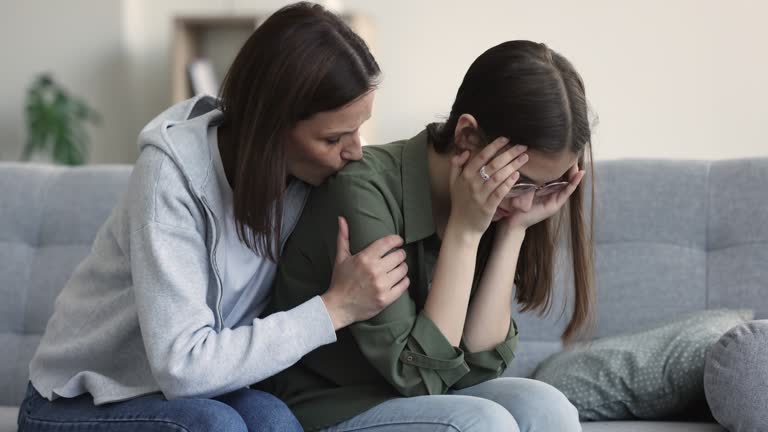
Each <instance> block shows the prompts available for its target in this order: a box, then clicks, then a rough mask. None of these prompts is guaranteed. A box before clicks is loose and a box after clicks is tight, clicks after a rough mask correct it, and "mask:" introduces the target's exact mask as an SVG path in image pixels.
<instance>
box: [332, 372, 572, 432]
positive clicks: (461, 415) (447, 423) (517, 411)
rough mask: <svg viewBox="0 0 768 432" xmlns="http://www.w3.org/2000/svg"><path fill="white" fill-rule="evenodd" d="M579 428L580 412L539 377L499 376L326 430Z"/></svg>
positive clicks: (402, 401) (548, 431)
mask: <svg viewBox="0 0 768 432" xmlns="http://www.w3.org/2000/svg"><path fill="white" fill-rule="evenodd" d="M404 430H407V431H409V432H489V431H493V432H580V431H581V425H580V424H579V413H578V412H577V410H576V408H575V407H574V406H573V405H572V404H571V403H570V402H569V401H568V399H566V398H565V396H564V395H563V394H562V393H561V392H560V391H558V390H557V389H555V388H554V387H552V386H550V385H549V384H545V383H543V382H541V381H534V380H530V379H525V378H497V379H494V380H490V381H486V382H484V383H481V384H478V385H476V386H473V387H469V388H466V389H462V390H456V391H452V392H451V393H450V394H447V395H435V396H416V397H410V398H399V399H392V400H390V401H387V402H384V403H382V404H380V405H377V406H375V407H373V408H371V409H369V410H368V411H366V412H364V413H362V414H359V415H358V416H356V417H353V418H351V419H349V420H347V421H345V422H342V423H340V424H337V425H336V426H333V427H330V428H328V429H324V432H352V431H365V432H399V431H404Z"/></svg>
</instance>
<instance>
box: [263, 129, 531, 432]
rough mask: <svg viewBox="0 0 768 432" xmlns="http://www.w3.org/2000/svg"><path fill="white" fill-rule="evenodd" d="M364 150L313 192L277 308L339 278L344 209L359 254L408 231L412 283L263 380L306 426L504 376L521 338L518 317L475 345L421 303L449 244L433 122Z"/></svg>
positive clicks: (276, 295) (280, 277) (291, 245)
mask: <svg viewBox="0 0 768 432" xmlns="http://www.w3.org/2000/svg"><path fill="white" fill-rule="evenodd" d="M363 153H364V157H363V160H362V161H359V162H354V163H350V164H349V165H347V167H346V168H344V169H343V170H342V171H341V172H339V173H338V174H337V175H335V176H333V177H332V178H330V179H329V180H328V181H327V182H326V183H325V184H324V185H322V186H320V187H318V188H316V189H315V190H314V191H313V192H312V194H311V196H310V198H309V201H308V202H307V204H306V206H305V207H304V212H303V214H302V216H301V219H300V220H299V222H298V225H297V226H296V228H295V230H294V231H293V234H292V236H291V237H290V239H289V240H288V242H287V243H286V245H285V249H284V250H283V254H282V256H281V259H280V265H279V268H278V274H277V278H276V280H275V289H274V292H273V298H272V304H271V306H270V308H269V310H268V312H270V313H271V312H275V311H282V310H288V309H291V308H293V307H295V306H297V305H299V304H301V303H303V302H305V301H307V300H308V299H310V298H312V297H313V296H316V295H318V294H321V293H323V292H324V291H325V290H326V289H327V287H328V286H329V285H330V282H331V275H332V272H333V264H334V259H335V256H336V235H337V232H338V222H337V217H338V216H340V215H341V216H344V217H345V218H346V219H347V222H348V224H349V238H350V249H351V252H352V254H356V253H358V252H360V251H361V250H363V249H364V248H365V247H367V246H368V245H369V244H371V243H373V242H374V241H376V240H378V239H379V238H381V237H384V236H387V235H390V234H398V235H400V236H401V237H403V238H404V239H405V245H404V246H403V249H404V250H405V251H406V253H407V258H406V262H407V264H408V276H409V278H410V280H411V285H410V288H409V293H408V294H404V295H403V296H401V297H400V298H399V299H398V300H397V301H395V302H394V303H392V304H391V305H390V306H389V307H387V308H386V309H384V310H383V311H382V312H381V313H380V314H378V315H377V316H375V317H374V318H372V319H370V320H367V321H363V322H358V323H355V324H353V325H351V326H349V327H347V328H344V329H342V330H340V331H339V332H338V334H337V342H336V343H334V344H331V345H325V346H323V347H320V348H319V349H317V350H315V351H313V352H311V353H309V354H308V355H306V356H305V357H304V358H303V359H302V360H301V361H299V363H297V364H296V365H294V366H293V367H291V368H289V369H287V370H285V371H284V372H282V373H280V374H278V375H276V376H274V377H273V378H271V379H269V380H268V381H265V382H263V383H261V384H259V387H261V388H263V389H265V390H268V391H271V392H273V393H274V394H276V395H277V396H279V397H280V398H282V399H283V400H284V401H285V402H286V403H287V404H288V405H289V406H290V407H291V409H292V410H293V411H294V413H295V414H296V416H297V417H298V419H299V421H300V422H301V423H302V425H303V426H304V428H305V429H306V430H317V429H322V428H325V427H329V426H332V425H334V424H337V423H340V422H342V421H344V420H348V419H350V418H352V417H354V416H356V415H358V414H360V413H362V412H364V411H366V410H367V409H369V408H372V407H373V406H375V405H378V404H380V403H382V402H384V401H386V400H389V399H392V398H397V397H403V396H419V395H438V394H445V393H447V392H448V391H449V390H450V389H458V388H464V387H468V386H471V385H474V384H478V383H480V382H483V381H486V380H489V379H492V378H496V377H498V376H499V375H501V373H502V372H503V371H504V369H505V368H506V367H507V366H508V365H509V363H510V362H511V361H512V358H513V357H514V354H513V350H514V348H515V345H516V343H517V328H516V326H515V324H514V321H512V320H510V322H511V325H510V330H509V333H508V335H507V338H506V340H505V341H504V342H502V343H501V344H499V345H498V346H496V347H495V348H494V349H492V350H489V351H484V352H474V353H472V352H467V351H466V349H464V348H465V345H464V344H463V343H462V344H461V347H454V346H452V345H451V343H450V342H449V341H448V340H447V339H446V338H445V336H444V335H443V334H442V333H441V332H440V330H439V329H438V328H437V327H436V326H435V324H434V323H433V322H432V321H431V320H430V319H429V318H428V317H427V316H426V315H425V314H424V313H423V312H422V307H423V305H424V302H425V301H426V297H427V293H428V289H429V285H430V282H431V275H432V267H433V266H434V264H435V262H436V260H437V255H438V252H439V249H440V240H439V238H438V236H437V235H436V232H435V226H434V222H433V219H432V205H431V196H430V181H429V170H428V166H427V133H426V131H423V132H422V133H420V134H419V135H417V136H416V137H414V138H412V139H410V140H406V141H398V142H394V143H390V144H387V145H382V146H366V147H364V148H363ZM510 289H512V287H510ZM285 343H287V344H290V343H291V341H290V340H286V341H285Z"/></svg>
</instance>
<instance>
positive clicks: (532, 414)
mask: <svg viewBox="0 0 768 432" xmlns="http://www.w3.org/2000/svg"><path fill="white" fill-rule="evenodd" d="M528 387H529V388H527V389H526V393H527V395H528V397H526V398H525V403H524V404H525V405H526V406H525V407H521V412H524V413H525V418H518V419H517V420H518V421H519V423H520V429H521V430H523V431H529V432H540V431H552V430H557V431H563V432H580V431H581V423H580V422H579V412H578V410H577V409H576V407H574V406H573V404H572V403H571V402H570V401H569V400H568V398H566V397H565V395H564V394H563V393H562V392H561V391H560V390H558V389H556V388H555V387H552V386H551V385H549V384H547V383H544V382H541V381H534V380H530V382H529V385H528ZM521 417H522V416H521Z"/></svg>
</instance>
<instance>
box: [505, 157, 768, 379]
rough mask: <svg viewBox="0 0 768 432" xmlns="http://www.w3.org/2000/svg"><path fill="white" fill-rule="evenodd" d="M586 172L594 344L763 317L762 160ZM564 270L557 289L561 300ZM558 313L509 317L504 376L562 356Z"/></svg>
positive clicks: (766, 299)
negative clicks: (661, 327)
mask: <svg viewBox="0 0 768 432" xmlns="http://www.w3.org/2000/svg"><path fill="white" fill-rule="evenodd" d="M595 173H596V174H595V191H596V207H595V212H596V214H595V243H596V246H595V247H596V278H597V285H596V286H597V292H598V296H597V322H596V326H595V331H594V336H595V337H603V336H611V335H616V334H620V333H628V332H636V331H640V330H643V329H647V328H649V327H653V326H655V325H657V324H659V323H660V322H663V321H668V320H672V319H675V318H676V317H679V316H681V315H683V314H686V313H688V312H693V311H698V310H702V309H716V308H751V309H754V310H755V313H756V317H757V318H765V317H768V158H763V159H757V158H756V159H744V160H723V161H715V162H707V161H669V160H667V161H664V160H619V161H601V162H598V163H597V166H596V168H595ZM585 180H587V179H585ZM567 264H568V263H567V262H563V263H561V265H560V268H559V270H560V271H559V273H558V277H557V280H558V282H557V289H558V290H559V291H560V292H563V291H565V290H566V288H565V287H566V286H568V289H569V290H568V292H569V293H570V290H571V289H572V288H571V285H570V283H572V282H570V280H571V276H570V270H569V265H567ZM566 282H568V283H567V284H566ZM561 299H562V296H561V297H560V298H559V300H561ZM562 306H563V303H562V301H557V302H555V304H554V306H553V308H552V313H551V314H550V316H549V317H547V318H545V319H541V318H539V317H537V316H536V315H535V314H533V313H525V314H521V315H518V316H517V322H518V325H519V327H520V332H521V334H520V337H521V343H520V349H519V355H518V357H517V359H516V360H517V362H516V364H515V365H514V366H513V367H512V368H511V370H510V371H509V374H510V375H517V376H526V375H528V374H529V373H530V372H531V370H532V369H533V368H534V367H535V366H536V365H537V364H538V363H539V362H540V361H541V360H543V359H544V358H545V357H546V356H548V355H549V354H551V353H553V352H556V351H558V350H559V349H560V348H561V344H560V342H559V335H560V334H561V332H562V330H563V328H564V327H565V323H566V321H567V319H568V318H569V315H568V314H567V313H566V314H565V315H563V316H562V317H560V311H561V310H562ZM558 318H559V319H558Z"/></svg>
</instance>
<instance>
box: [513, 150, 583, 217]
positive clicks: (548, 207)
mask: <svg viewBox="0 0 768 432" xmlns="http://www.w3.org/2000/svg"><path fill="white" fill-rule="evenodd" d="M585 173H586V171H584V170H579V166H578V164H575V165H573V166H572V167H571V168H570V169H569V170H568V186H566V187H565V189H563V190H561V191H560V192H557V193H553V194H551V195H547V196H545V197H542V198H538V197H535V196H534V198H533V204H532V206H531V209H530V210H528V211H521V210H513V211H512V214H510V215H509V216H507V217H506V218H504V219H502V220H500V221H499V224H500V227H501V228H502V231H504V232H509V231H525V230H526V229H528V227H530V226H532V225H535V224H537V223H539V222H541V221H543V220H545V219H547V218H549V217H551V216H552V215H554V214H555V213H557V212H559V211H560V209H561V208H562V207H563V206H564V205H565V203H566V202H568V198H570V196H571V194H573V192H574V191H575V190H576V187H578V186H579V184H580V183H581V180H582V179H583V178H584V174H585Z"/></svg>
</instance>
